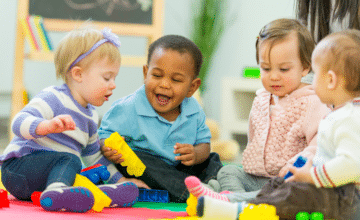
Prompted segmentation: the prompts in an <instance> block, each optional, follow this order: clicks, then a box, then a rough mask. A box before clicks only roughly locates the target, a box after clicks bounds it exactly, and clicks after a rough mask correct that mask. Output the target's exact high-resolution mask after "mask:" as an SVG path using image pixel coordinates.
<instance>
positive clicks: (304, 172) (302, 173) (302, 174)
mask: <svg viewBox="0 0 360 220" xmlns="http://www.w3.org/2000/svg"><path fill="white" fill-rule="evenodd" d="M311 167H312V159H308V161H307V162H306V164H305V165H304V166H303V167H300V168H297V167H294V166H291V167H290V169H289V171H290V172H292V173H293V176H291V177H289V178H288V179H286V180H285V183H287V182H293V181H295V182H303V183H311V184H314V185H315V183H314V181H313V179H312V177H311V174H310V168H311Z"/></svg>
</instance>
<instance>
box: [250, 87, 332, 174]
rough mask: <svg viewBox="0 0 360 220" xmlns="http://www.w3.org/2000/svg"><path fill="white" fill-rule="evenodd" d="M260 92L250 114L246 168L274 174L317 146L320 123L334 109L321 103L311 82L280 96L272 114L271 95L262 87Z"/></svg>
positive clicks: (251, 170)
mask: <svg viewBox="0 0 360 220" xmlns="http://www.w3.org/2000/svg"><path fill="white" fill-rule="evenodd" d="M256 95H257V96H256V98H255V100H254V102H253V105H252V108H251V112H250V116H249V132H248V145H247V147H246V149H245V150H244V153H243V167H244V170H245V171H246V172H247V173H250V174H253V175H257V176H265V177H273V176H277V175H278V174H279V172H280V169H281V168H282V167H283V166H285V164H286V162H287V161H288V160H290V159H291V158H292V157H293V156H295V155H296V154H298V153H299V152H301V151H304V149H305V148H306V147H308V146H312V149H314V145H316V136H317V129H318V125H319V122H320V120H321V119H322V118H323V117H324V116H325V115H326V114H328V113H329V111H330V110H329V109H328V108H327V107H326V105H325V104H322V103H321V102H320V99H319V98H318V97H317V96H316V94H315V91H314V90H313V87H312V86H311V85H309V86H305V87H303V88H300V89H298V90H295V91H294V92H292V93H291V94H290V95H287V96H285V97H283V98H282V99H280V100H279V102H278V103H276V104H275V105H274V106H273V110H272V112H271V115H270V97H271V94H270V93H269V92H267V91H266V90H265V89H260V90H258V91H257V92H256ZM305 150H306V149H305Z"/></svg>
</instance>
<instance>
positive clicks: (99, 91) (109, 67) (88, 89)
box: [72, 58, 120, 107]
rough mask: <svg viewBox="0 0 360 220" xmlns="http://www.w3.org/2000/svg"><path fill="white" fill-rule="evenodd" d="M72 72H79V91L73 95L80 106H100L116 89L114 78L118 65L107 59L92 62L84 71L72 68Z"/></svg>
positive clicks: (79, 68)
mask: <svg viewBox="0 0 360 220" xmlns="http://www.w3.org/2000/svg"><path fill="white" fill-rule="evenodd" d="M73 69H74V70H72V71H80V72H79V73H81V82H80V86H79V89H78V90H77V91H76V92H75V93H76V94H73V96H74V98H75V99H76V100H77V101H78V102H79V104H80V105H82V106H83V107H86V106H87V104H92V105H94V106H101V105H103V104H104V102H105V101H108V100H109V97H110V96H111V95H112V93H113V92H112V91H113V90H114V89H115V88H116V85H115V78H116V76H117V75H118V72H119V69H120V63H119V62H115V63H111V62H109V61H108V59H107V58H104V59H101V60H99V61H94V62H92V63H91V64H90V65H89V66H88V67H87V68H86V69H82V68H81V67H74V68H73Z"/></svg>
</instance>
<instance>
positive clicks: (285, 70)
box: [280, 69, 289, 72]
mask: <svg viewBox="0 0 360 220" xmlns="http://www.w3.org/2000/svg"><path fill="white" fill-rule="evenodd" d="M280 71H281V72H287V71H289V69H280Z"/></svg>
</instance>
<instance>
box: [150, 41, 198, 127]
mask: <svg viewBox="0 0 360 220" xmlns="http://www.w3.org/2000/svg"><path fill="white" fill-rule="evenodd" d="M194 71H195V66H194V60H193V58H192V56H191V55H190V54H189V53H187V52H184V53H180V52H178V51H176V50H172V49H164V48H161V47H159V48H157V49H156V50H155V51H154V53H153V55H152V57H151V60H150V62H149V66H147V65H145V66H144V68H143V72H144V83H145V93H146V97H147V99H148V100H149V102H150V104H151V106H152V107H153V108H154V110H155V111H156V112H157V113H158V114H159V115H160V116H162V117H163V118H165V119H166V120H168V121H174V120H175V119H176V118H177V116H179V115H180V104H181V102H182V101H183V100H184V98H185V97H191V96H192V95H193V93H194V92H195V91H196V90H197V89H198V88H199V86H200V83H201V80H200V79H199V78H195V79H194V75H195V72H194Z"/></svg>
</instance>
